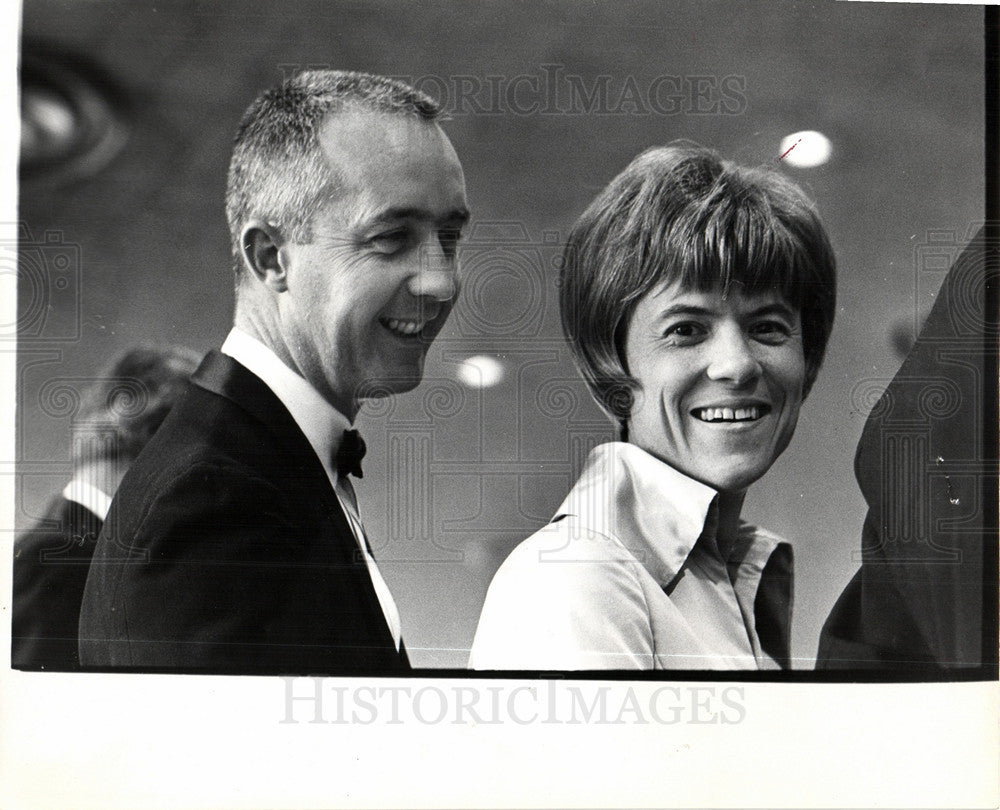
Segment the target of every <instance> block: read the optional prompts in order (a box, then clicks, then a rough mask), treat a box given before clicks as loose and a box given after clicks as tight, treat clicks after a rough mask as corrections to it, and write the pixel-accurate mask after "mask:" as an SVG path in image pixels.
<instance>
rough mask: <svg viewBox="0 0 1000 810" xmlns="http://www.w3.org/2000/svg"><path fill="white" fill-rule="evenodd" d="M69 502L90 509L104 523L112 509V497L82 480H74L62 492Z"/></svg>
mask: <svg viewBox="0 0 1000 810" xmlns="http://www.w3.org/2000/svg"><path fill="white" fill-rule="evenodd" d="M62 495H63V497H64V498H65V499H66V500H67V501H73V503H78V504H80V506H82V507H83V508H84V509H89V510H90V511H91V512H93V513H94V514H95V515H96V516H97V517H99V518H100V519H101V520H102V521H103V520H106V519H107V517H108V510H109V509H110V508H111V496H110V495H108V494H107V493H105V492H104V491H103V490H101V489H98V488H97V487H95V486H94V485H93V484H90V483H88V482H86V481H84V480H83V479H82V478H74V479H73V480H72V481H70V482H69V483H68V484H67V485H66V488H65V489H64V490H63V491H62Z"/></svg>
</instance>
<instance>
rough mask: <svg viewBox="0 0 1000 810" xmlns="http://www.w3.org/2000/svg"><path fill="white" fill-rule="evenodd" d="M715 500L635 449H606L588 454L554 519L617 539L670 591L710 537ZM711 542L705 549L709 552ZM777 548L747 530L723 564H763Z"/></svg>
mask: <svg viewBox="0 0 1000 810" xmlns="http://www.w3.org/2000/svg"><path fill="white" fill-rule="evenodd" d="M717 495H718V493H717V492H716V491H715V490H714V489H712V488H711V487H709V486H706V485H705V484H702V483H701V482H699V481H695V480H694V479H693V478H689V477H688V476H686V475H684V474H683V473H681V472H678V471H677V470H675V469H674V468H673V467H671V466H669V465H668V464H664V463H663V462H662V461H660V460H659V459H658V458H656V457H655V456H652V455H650V454H649V453H647V452H646V451H645V450H643V449H641V448H640V447H637V446H636V445H634V444H626V443H623V442H609V443H607V444H602V445H599V446H598V447H595V448H594V449H593V450H592V451H591V453H590V455H589V456H588V458H587V463H586V465H585V466H584V469H583V472H582V474H581V475H580V478H579V480H578V481H577V483H576V485H575V486H574V487H573V489H572V490H570V493H569V495H567V496H566V500H565V501H563V504H562V506H561V507H560V508H559V512H558V513H557V516H559V515H572V516H574V518H575V523H576V524H577V525H579V526H581V527H582V528H584V529H586V530H589V531H593V532H597V533H599V534H603V535H605V536H608V537H612V538H614V539H615V540H617V541H618V542H619V543H621V544H623V545H624V546H625V547H626V548H628V550H629V552H630V553H631V554H632V555H633V556H634V557H635V558H636V559H637V560H639V562H641V563H642V564H643V566H644V567H645V568H646V570H647V571H648V572H649V573H650V575H651V576H652V577H653V578H654V579H655V580H656V581H657V582H658V583H660V585H667V584H668V583H670V582H671V581H672V580H673V579H674V578H675V577H676V576H677V574H678V573H679V572H680V570H681V568H682V567H683V565H684V563H685V561H686V560H687V558H688V555H689V554H690V553H691V550H692V549H693V548H694V545H695V543H697V542H698V540H699V538H701V537H702V535H703V534H704V533H705V532H714V531H715V526H716V524H717V520H716V515H715V512H716V509H717V505H716V501H715V499H716V496H717ZM707 539H708V538H706V540H707ZM711 539H712V541H713V542H711V543H706V546H708V547H710V548H713V549H714V548H716V544H715V542H714V537H712V538H711ZM758 540H763V541H765V542H763V543H760V542H758ZM778 542H779V541H778V538H772V537H771V536H770V535H765V534H763V533H758V532H757V530H756V528H755V527H753V526H750V525H749V524H744V525H743V526H741V529H740V536H739V540H738V542H736V543H735V544H734V547H733V552H732V554H731V555H730V559H729V560H728V562H729V563H730V564H732V563H741V564H742V563H743V562H749V561H750V560H749V559H748V557H749V558H753V561H754V562H758V561H761V560H762V561H766V559H767V557H768V556H769V555H770V552H771V551H773V548H774V546H775V545H776V544H777V543H778ZM765 546H766V548H765ZM751 549H755V553H752V554H751ZM734 558H737V559H734Z"/></svg>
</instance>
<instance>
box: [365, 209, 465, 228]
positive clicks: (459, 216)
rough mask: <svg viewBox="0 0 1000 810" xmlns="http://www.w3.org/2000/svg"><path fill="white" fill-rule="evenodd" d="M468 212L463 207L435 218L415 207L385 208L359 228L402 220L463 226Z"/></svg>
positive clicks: (426, 211)
mask: <svg viewBox="0 0 1000 810" xmlns="http://www.w3.org/2000/svg"><path fill="white" fill-rule="evenodd" d="M469 216H470V212H469V209H468V208H465V207H464V206H463V207H461V208H453V209H452V210H451V211H448V212H446V213H445V214H444V215H443V216H440V217H438V216H435V215H434V214H432V213H431V212H430V211H428V210H427V209H426V208H416V207H399V208H386V209H384V210H382V211H379V213H377V214H375V216H373V217H371V218H370V219H366V220H363V221H362V222H361V227H363V228H374V227H377V226H379V225H387V224H389V223H392V222H399V221H400V220H402V219H417V220H432V221H434V222H446V223H448V224H449V225H464V224H465V223H466V222H468V220H469Z"/></svg>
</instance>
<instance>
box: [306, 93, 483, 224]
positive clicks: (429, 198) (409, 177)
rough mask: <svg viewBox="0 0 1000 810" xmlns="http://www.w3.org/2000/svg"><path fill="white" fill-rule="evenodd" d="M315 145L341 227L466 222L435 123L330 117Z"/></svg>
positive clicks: (458, 177) (458, 174)
mask: <svg viewBox="0 0 1000 810" xmlns="http://www.w3.org/2000/svg"><path fill="white" fill-rule="evenodd" d="M319 140H320V145H321V148H322V151H323V153H324V156H325V158H326V161H327V165H328V169H329V171H330V180H331V182H330V184H329V186H328V197H327V199H328V202H329V203H330V204H332V205H333V206H335V207H336V208H339V209H340V210H339V216H338V219H340V221H341V222H342V224H344V225H347V226H349V227H352V228H355V227H357V228H360V227H369V226H373V225H377V224H379V223H384V222H389V221H396V220H400V219H425V220H433V221H435V222H449V223H452V222H456V221H457V222H461V221H464V220H465V219H466V218H467V217H468V210H467V207H466V199H465V178H464V175H463V173H462V166H461V163H460V162H459V160H458V156H457V155H456V153H455V150H454V148H453V147H452V146H451V142H450V141H449V140H448V138H447V136H445V134H444V132H443V131H442V130H441V129H440V128H439V127H438V126H437V124H435V123H434V122H433V121H426V120H423V119H421V118H419V117H416V116H413V115H409V114H404V113H387V112H380V111H371V110H365V109H352V110H344V111H341V112H337V113H335V114H334V115H331V116H328V118H327V119H326V120H325V121H324V123H323V127H322V129H321V131H320V138H319ZM331 213H332V212H331Z"/></svg>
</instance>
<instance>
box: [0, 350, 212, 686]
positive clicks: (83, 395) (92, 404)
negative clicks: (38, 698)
mask: <svg viewBox="0 0 1000 810" xmlns="http://www.w3.org/2000/svg"><path fill="white" fill-rule="evenodd" d="M197 365H198V357H197V355H196V354H195V353H194V352H192V351H190V350H188V349H183V348H180V347H174V346H168V347H166V348H162V349H158V348H137V349H130V350H129V351H127V352H125V353H124V354H122V355H120V356H119V357H118V358H116V359H115V360H114V361H113V362H112V363H111V364H110V365H109V366H108V367H107V368H106V369H105V370H104V372H103V373H102V374H101V375H100V376H99V377H98V378H97V379H96V380H95V381H94V382H93V383H92V384H91V385H89V386H87V387H86V388H85V389H84V390H82V391H81V392H80V405H79V408H78V409H77V412H76V413H75V414H74V417H73V448H72V461H73V478H72V480H71V481H70V482H69V484H67V485H66V488H65V489H64V490H63V491H62V494H61V495H60V496H59V497H57V498H56V499H55V500H53V501H52V503H51V504H50V505H49V507H48V509H47V511H46V513H45V516H44V517H43V518H42V519H41V520H40V521H39V522H38V523H37V524H36V525H35V526H34V527H33V528H31V529H30V530H29V531H27V532H25V533H24V534H22V535H21V536H20V537H18V538H17V539H16V540H15V541H14V595H13V605H12V607H13V623H12V628H11V665H12V666H13V667H14V668H16V669H45V670H56V671H68V670H75V669H78V668H79V659H78V657H77V628H78V625H79V622H80V602H81V600H82V599H83V586H84V584H85V583H86V581H87V569H88V567H89V565H90V560H91V557H92V556H93V554H94V545H95V544H96V542H97V535H98V534H99V533H100V531H101V526H102V524H103V523H104V518H105V516H106V515H107V513H108V507H109V506H110V504H111V496H112V495H113V494H114V492H115V490H116V489H117V488H118V484H119V483H120V482H121V480H122V476H123V475H124V474H125V470H126V469H128V467H129V465H130V464H131V463H132V462H133V461H134V460H135V458H136V456H137V455H138V454H139V451H140V450H141V449H142V448H143V446H144V445H145V444H146V442H148V441H149V438H150V437H151V436H152V435H153V433H155V432H156V429H157V428H158V427H159V426H160V424H161V423H162V422H163V418H164V417H165V416H166V415H167V413H168V412H169V411H170V409H171V408H172V407H173V404H174V402H175V401H176V400H177V397H178V396H179V395H180V393H181V391H182V390H183V389H184V387H185V385H186V383H187V379H188V377H190V376H191V372H193V371H194V370H195V368H196V367H197Z"/></svg>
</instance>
